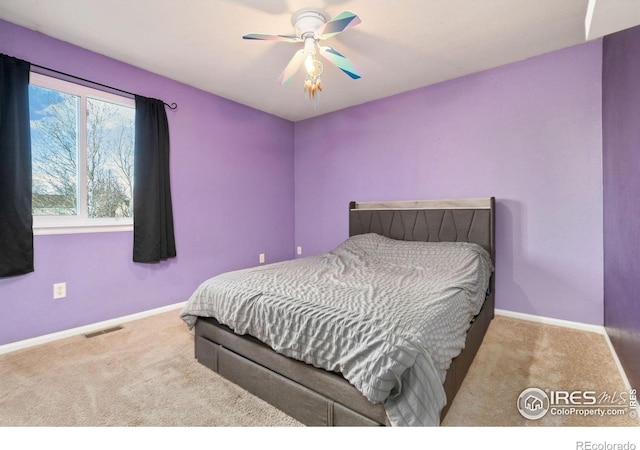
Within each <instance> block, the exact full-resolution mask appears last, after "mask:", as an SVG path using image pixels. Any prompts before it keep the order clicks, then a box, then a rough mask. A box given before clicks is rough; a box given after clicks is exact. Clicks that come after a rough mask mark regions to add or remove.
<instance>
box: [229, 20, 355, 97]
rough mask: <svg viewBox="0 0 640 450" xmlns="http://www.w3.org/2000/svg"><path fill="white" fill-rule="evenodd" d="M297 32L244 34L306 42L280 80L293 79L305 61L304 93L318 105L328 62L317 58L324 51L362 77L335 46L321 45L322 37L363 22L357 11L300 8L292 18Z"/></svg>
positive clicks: (342, 67)
mask: <svg viewBox="0 0 640 450" xmlns="http://www.w3.org/2000/svg"><path fill="white" fill-rule="evenodd" d="M291 23H292V24H293V25H294V28H295V31H296V35H295V36H290V35H283V34H263V33H249V34H245V35H244V36H242V38H243V39H255V40H264V41H284V42H303V43H304V48H302V49H300V50H298V51H297V52H295V54H294V55H293V57H292V58H291V60H290V61H289V63H288V64H287V66H286V67H285V68H284V70H283V71H282V73H281V74H280V76H279V77H278V82H279V83H280V84H282V85H285V84H287V83H289V82H290V81H291V80H292V79H293V77H294V75H295V73H296V71H297V70H298V69H299V68H300V66H301V65H304V70H305V78H304V93H305V97H306V99H307V100H308V101H313V102H314V104H315V106H317V105H318V102H319V98H320V97H319V96H320V92H322V83H321V80H320V76H321V75H322V73H323V71H324V66H323V65H322V63H321V62H320V61H318V60H317V59H316V54H317V53H320V54H321V55H322V56H323V57H324V58H325V59H326V60H327V61H329V62H330V63H331V64H333V65H335V66H336V67H338V69H340V70H342V71H343V72H344V73H345V74H347V75H348V76H349V77H351V78H352V79H358V78H360V77H361V75H360V73H359V70H358V69H357V68H356V67H355V66H354V65H353V64H352V63H351V61H349V60H348V59H347V58H345V57H344V55H342V54H340V53H339V52H337V51H336V50H334V49H333V48H331V47H329V46H326V45H322V46H321V45H320V41H321V40H324V39H328V38H331V37H333V36H335V35H337V34H340V33H342V32H343V31H345V30H347V29H349V28H351V27H354V26H356V25H358V24H359V23H360V18H359V17H358V16H357V14H354V13H353V12H351V11H343V12H341V13H340V14H338V15H337V16H335V17H333V18H330V16H329V15H328V14H327V13H325V12H324V11H322V10H320V9H317V8H305V9H301V10H299V11H297V12H296V13H294V14H293V16H292V18H291Z"/></svg>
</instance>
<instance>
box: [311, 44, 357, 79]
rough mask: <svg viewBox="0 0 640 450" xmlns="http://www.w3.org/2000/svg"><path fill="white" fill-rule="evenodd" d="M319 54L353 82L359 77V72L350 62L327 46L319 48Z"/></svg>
mask: <svg viewBox="0 0 640 450" xmlns="http://www.w3.org/2000/svg"><path fill="white" fill-rule="evenodd" d="M319 49H320V54H321V55H322V56H324V57H325V58H326V59H328V60H329V61H330V62H331V63H333V64H335V66H336V67H337V68H338V69H340V70H342V71H343V72H344V73H346V74H347V75H349V76H350V77H351V78H353V79H354V80H357V79H358V78H360V77H361V75H360V71H359V70H358V69H356V67H355V66H354V65H353V63H352V62H351V61H349V60H348V59H347V58H345V57H344V56H343V55H341V54H340V53H338V52H337V51H335V50H334V49H332V48H331V47H328V46H326V45H325V46H320V47H319Z"/></svg>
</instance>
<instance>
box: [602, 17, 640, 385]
mask: <svg viewBox="0 0 640 450" xmlns="http://www.w3.org/2000/svg"><path fill="white" fill-rule="evenodd" d="M638 55H640V27H636V28H632V29H629V30H626V31H622V32H620V33H616V34H613V35H610V36H607V37H605V38H604V46H603V72H602V73H603V78H602V90H603V97H602V98H603V104H602V120H603V168H604V324H605V327H606V329H607V333H608V334H609V338H610V339H611V342H612V344H613V346H614V347H615V349H616V353H617V354H618V357H619V359H620V361H621V363H622V365H623V366H624V368H625V371H626V373H627V377H628V378H629V382H630V383H631V386H633V387H636V388H637V387H638V386H640V358H638V356H639V355H640V301H639V298H640V297H639V294H638V293H639V292H640V60H639V59H638Z"/></svg>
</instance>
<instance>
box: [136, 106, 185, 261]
mask: <svg viewBox="0 0 640 450" xmlns="http://www.w3.org/2000/svg"><path fill="white" fill-rule="evenodd" d="M135 99H136V122H135V126H136V129H135V136H136V137H135V150H134V151H135V155H134V176H133V180H134V181H133V183H134V184H133V260H134V261H135V262H141V263H152V262H158V261H161V260H163V259H168V258H172V257H175V256H176V243H175V238H174V235H173V209H172V207H171V186H170V183H169V124H168V122H167V113H166V111H165V109H164V102H162V101H161V100H156V99H151V98H146V97H141V96H138V95H136V96H135Z"/></svg>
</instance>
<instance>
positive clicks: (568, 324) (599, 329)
mask: <svg viewBox="0 0 640 450" xmlns="http://www.w3.org/2000/svg"><path fill="white" fill-rule="evenodd" d="M496 314H498V315H500V316H505V317H513V318H514V319H522V320H528V321H530V322H539V323H545V324H547V325H557V326H559V327H565V328H573V329H576V330H582V331H591V332H594V333H598V334H606V331H605V329H604V327H603V326H602V325H592V324H589V323H582V322H572V321H570V320H562V319H554V318H552V317H544V316H536V315H533V314H525V313H519V312H514V311H507V310H506V309H496Z"/></svg>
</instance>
